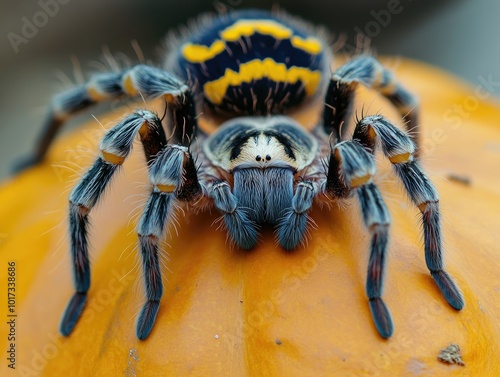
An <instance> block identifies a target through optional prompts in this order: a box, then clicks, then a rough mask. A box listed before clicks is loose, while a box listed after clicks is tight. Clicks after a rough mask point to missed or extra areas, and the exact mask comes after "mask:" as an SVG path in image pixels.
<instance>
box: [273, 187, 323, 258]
mask: <svg viewBox="0 0 500 377" xmlns="http://www.w3.org/2000/svg"><path fill="white" fill-rule="evenodd" d="M318 192H319V186H318V184H317V183H316V182H315V181H313V180H307V178H306V179H305V180H303V181H300V182H299V183H298V184H297V185H296V186H295V193H294V195H293V198H292V206H291V207H290V208H289V209H287V210H286V212H285V214H284V216H283V217H282V218H281V219H280V220H279V223H278V226H277V229H276V236H277V239H278V242H279V243H280V245H281V246H282V247H283V248H284V249H285V250H292V249H294V248H295V247H297V245H298V244H299V243H301V242H304V241H305V238H306V231H307V225H308V216H307V213H308V212H309V210H310V209H311V207H312V204H313V200H314V198H315V197H316V195H317V194H318Z"/></svg>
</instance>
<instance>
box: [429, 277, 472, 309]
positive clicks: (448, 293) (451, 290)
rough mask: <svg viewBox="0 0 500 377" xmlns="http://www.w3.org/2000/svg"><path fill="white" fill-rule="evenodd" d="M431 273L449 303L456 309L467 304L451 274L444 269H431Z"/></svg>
mask: <svg viewBox="0 0 500 377" xmlns="http://www.w3.org/2000/svg"><path fill="white" fill-rule="evenodd" d="M431 275H432V277H433V279H434V281H435V282H436V285H437V286H438V287H439V290H440V291H441V293H442V294H443V296H444V298H445V299H446V301H447V302H448V304H450V306H451V307H452V308H453V309H455V310H462V309H463V308H464V306H465V302H464V299H463V297H462V294H461V293H460V290H459V289H458V287H457V286H456V284H455V283H454V282H453V280H452V279H451V277H450V275H448V273H446V272H445V271H443V270H439V271H431Z"/></svg>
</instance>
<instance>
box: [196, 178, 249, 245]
mask: <svg viewBox="0 0 500 377" xmlns="http://www.w3.org/2000/svg"><path fill="white" fill-rule="evenodd" d="M206 187H207V189H208V196H209V197H210V198H212V199H213V201H214V205H215V207H216V208H217V209H218V210H219V211H220V212H221V213H222V214H223V217H224V223H225V225H226V230H227V232H228V235H229V237H230V239H231V240H232V241H233V242H234V243H236V244H237V245H238V246H239V247H241V248H242V249H247V250H248V249H251V248H252V247H254V246H255V245H256V243H257V238H258V233H257V225H256V224H255V222H254V221H252V220H251V219H250V217H249V216H248V211H249V210H250V209H247V208H244V207H242V206H241V204H239V203H238V199H237V198H236V196H235V195H234V194H233V193H232V192H231V187H230V186H229V183H228V182H226V181H223V180H220V179H211V180H210V181H208V182H207V184H206Z"/></svg>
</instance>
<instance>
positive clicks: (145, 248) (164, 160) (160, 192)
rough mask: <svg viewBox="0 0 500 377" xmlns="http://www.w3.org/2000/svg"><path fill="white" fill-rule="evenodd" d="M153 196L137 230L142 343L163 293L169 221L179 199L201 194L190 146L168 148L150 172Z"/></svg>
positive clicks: (138, 334) (139, 335)
mask: <svg viewBox="0 0 500 377" xmlns="http://www.w3.org/2000/svg"><path fill="white" fill-rule="evenodd" d="M149 179H150V182H151V184H152V189H151V194H150V197H149V200H148V203H147V205H146V208H145V210H144V213H143V215H142V217H141V220H140V222H139V227H138V235H139V248H140V252H141V258H142V266H143V273H144V283H145V288H146V300H147V301H146V302H145V303H144V305H143V307H142V310H141V313H140V315H139V318H138V320H137V327H136V334H137V337H138V338H139V339H141V340H143V339H146V338H147V337H148V335H149V334H150V332H151V330H152V328H153V325H154V323H155V320H156V315H157V314H158V309H159V307H160V299H161V296H162V294H163V284H162V280H161V270H160V263H159V243H160V241H161V240H162V238H163V237H164V233H165V228H166V227H165V225H166V223H167V221H168V220H169V219H171V218H173V217H174V216H175V212H174V210H175V206H176V203H177V202H178V200H182V201H191V200H193V199H194V198H196V197H197V196H198V195H199V194H200V193H201V185H200V183H199V181H198V177H197V172H196V166H195V164H194V160H193V156H192V155H191V152H190V151H189V149H188V147H186V146H182V145H168V146H167V147H166V148H164V149H163V150H162V151H161V152H160V153H159V154H158V156H157V158H156V159H155V160H154V161H153V163H152V164H151V166H150V170H149Z"/></svg>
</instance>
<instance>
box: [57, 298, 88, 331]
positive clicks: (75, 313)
mask: <svg viewBox="0 0 500 377" xmlns="http://www.w3.org/2000/svg"><path fill="white" fill-rule="evenodd" d="M86 301H87V292H75V294H74V295H73V297H72V298H71V300H70V302H69V303H68V306H67V307H66V310H65V312H64V316H63V319H62V320H61V324H60V326H59V331H60V333H61V334H62V335H63V336H69V335H70V334H71V333H72V332H73V329H74V328H75V325H76V323H77V322H78V319H79V318H80V315H81V314H82V311H83V308H84V307H85V303H86Z"/></svg>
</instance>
